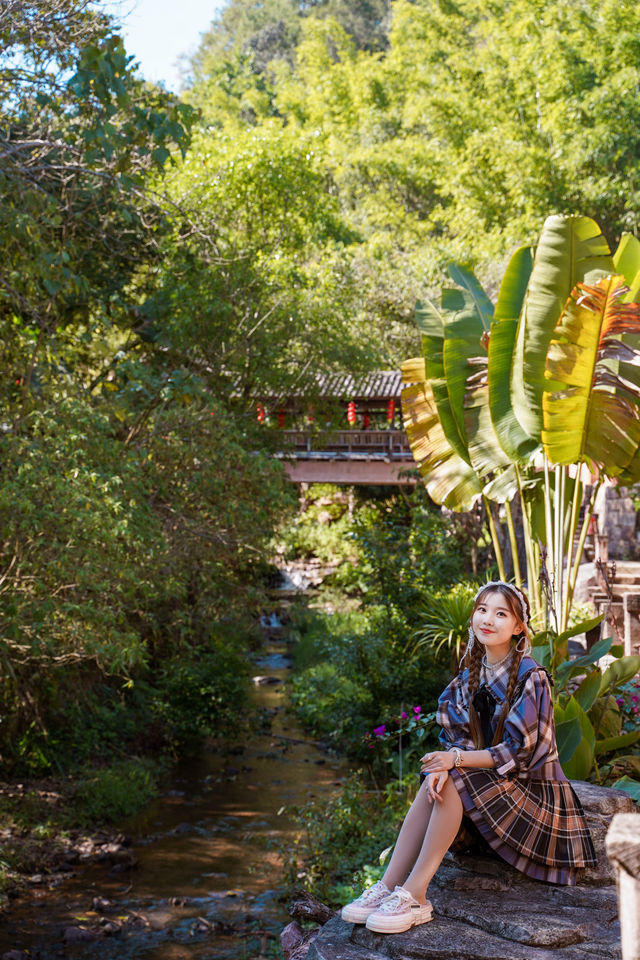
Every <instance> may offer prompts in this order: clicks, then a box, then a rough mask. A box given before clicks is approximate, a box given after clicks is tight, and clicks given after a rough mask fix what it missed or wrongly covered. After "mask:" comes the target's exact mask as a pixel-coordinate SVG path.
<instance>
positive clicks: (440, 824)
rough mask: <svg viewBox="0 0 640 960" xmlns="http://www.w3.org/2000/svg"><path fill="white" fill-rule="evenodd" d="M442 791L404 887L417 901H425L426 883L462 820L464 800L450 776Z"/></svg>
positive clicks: (434, 803)
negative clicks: (439, 801)
mask: <svg viewBox="0 0 640 960" xmlns="http://www.w3.org/2000/svg"><path fill="white" fill-rule="evenodd" d="M440 795H441V797H442V803H438V802H437V800H434V801H433V810H432V811H431V816H430V818H429V823H428V827H427V832H426V834H425V837H424V842H423V844H422V849H421V850H420V852H419V854H418V856H417V859H416V860H415V863H414V866H413V869H412V870H411V873H410V874H409V876H408V877H407V879H406V880H405V882H404V883H403V884H402V885H403V887H404V888H405V890H408V891H409V893H411V894H413V896H414V897H415V898H416V900H417V901H418V903H425V902H426V891H427V887H428V886H429V884H430V882H431V879H432V877H433V875H434V873H435V872H436V870H437V869H438V867H439V866H440V864H441V863H442V858H443V857H444V855H445V853H446V852H447V850H448V849H449V847H450V846H451V844H452V843H453V841H454V840H455V837H456V834H457V832H458V830H459V828H460V822H461V820H462V801H461V799H460V797H459V795H458V791H457V790H456V788H455V786H454V783H453V781H452V779H451V777H449V778H448V779H447V782H446V783H445V785H444V787H443V788H442V793H441V794H440ZM427 802H428V801H427ZM409 812H411V811H409ZM405 822H406V821H405ZM387 886H388V884H387Z"/></svg>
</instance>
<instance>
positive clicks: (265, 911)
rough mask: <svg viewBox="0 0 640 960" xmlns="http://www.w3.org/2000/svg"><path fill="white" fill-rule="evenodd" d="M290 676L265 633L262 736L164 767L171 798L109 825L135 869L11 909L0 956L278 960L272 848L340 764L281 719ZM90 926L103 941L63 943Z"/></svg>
mask: <svg viewBox="0 0 640 960" xmlns="http://www.w3.org/2000/svg"><path fill="white" fill-rule="evenodd" d="M290 669H291V664H290V656H289V648H288V644H287V642H286V639H284V638H282V637H280V636H278V631H277V630H270V631H269V630H265V642H264V646H263V648H262V649H261V650H260V651H259V653H258V655H257V657H256V659H255V661H254V671H255V674H256V675H258V676H262V677H263V678H271V682H263V683H258V682H254V685H253V693H252V706H253V707H254V708H263V709H264V710H266V711H268V712H269V716H270V718H271V729H270V730H269V729H267V730H265V731H264V732H258V733H256V734H255V735H252V737H251V741H250V742H249V743H248V744H247V745H246V746H245V747H244V748H236V750H237V752H236V753H235V754H234V753H233V752H232V753H231V754H229V753H226V754H225V753H224V752H223V747H222V746H221V745H218V744H216V742H215V741H211V742H209V743H208V744H207V745H205V748H204V749H203V752H202V753H201V755H200V756H199V757H198V758H196V759H195V760H191V761H189V762H188V763H186V762H185V763H183V764H179V765H178V766H177V767H176V768H174V771H173V775H172V778H171V781H172V782H171V789H169V790H167V792H166V793H165V794H164V795H163V796H160V797H158V798H157V799H156V800H154V801H152V802H151V803H150V804H149V805H148V806H147V807H146V809H145V810H144V811H143V812H142V813H140V814H138V815H137V816H136V817H133V818H130V819H129V820H127V821H126V822H124V823H122V824H120V825H119V829H121V830H122V831H123V833H125V834H126V835H127V836H129V837H131V839H132V852H133V855H134V856H135V859H136V860H137V865H136V866H135V867H134V868H133V869H127V870H124V871H122V872H118V868H117V866H116V867H115V868H114V867H113V865H112V864H103V863H93V864H87V865H85V866H79V867H76V868H74V873H73V874H68V875H67V876H65V878H64V880H63V882H61V883H59V884H57V885H55V886H50V887H47V886H43V887H37V888H35V889H34V890H33V893H32V894H31V895H29V896H25V897H21V898H20V899H18V900H16V901H14V902H13V904H12V906H11V909H10V911H9V913H8V914H7V915H6V917H4V918H3V920H2V924H1V926H0V956H2V954H3V953H5V952H6V951H27V954H26V955H27V956H28V957H29V958H33V960H54V958H56V960H59V958H61V957H73V958H77V960H98V958H100V960H116V958H117V960H126V958H141V960H142V958H144V960H196V958H202V960H227V958H229V960H230V958H233V960H258V958H261V957H265V958H266V957H276V956H280V953H279V949H278V947H279V933H280V930H281V929H282V927H283V926H284V925H285V924H286V923H288V922H289V919H290V918H289V916H288V914H287V911H286V904H285V903H283V902H280V900H279V897H280V894H281V883H282V881H281V874H282V864H281V860H280V857H279V854H278V851H277V849H276V842H277V841H280V840H283V839H284V840H287V839H288V838H293V837H294V835H295V831H296V827H295V823H294V821H293V819H292V817H291V816H290V815H288V813H287V810H286V809H283V808H286V807H288V806H291V805H293V804H301V803H304V802H306V801H307V800H308V799H310V798H312V797H315V798H318V797H320V798H322V797H327V798H328V797H329V796H330V795H331V794H332V792H335V790H336V788H337V787H338V786H339V785H340V783H341V782H342V779H343V778H344V776H345V775H346V773H347V766H346V763H345V762H344V761H341V760H336V759H334V758H331V757H328V756H327V755H326V754H325V753H323V752H322V750H321V749H320V747H319V746H318V745H317V744H315V743H314V742H313V741H311V740H310V739H309V738H308V737H307V736H306V735H305V734H304V732H303V731H301V730H300V729H299V728H298V727H296V726H295V724H294V722H293V721H292V719H291V718H290V717H288V716H287V715H286V713H285V707H286V703H285V694H284V691H283V680H284V679H285V678H286V675H287V673H288V672H289V670H290ZM274 681H277V682H274ZM98 924H99V925H100V926H101V927H102V929H103V930H104V931H105V932H106V931H109V930H112V933H111V935H101V936H100V937H99V938H97V939H93V940H87V941H86V942H84V941H82V940H79V941H78V942H75V938H74V935H73V933H72V934H69V933H68V931H69V928H75V929H76V930H77V928H78V927H80V928H82V927H83V926H86V927H90V926H96V925H98ZM65 932H66V933H67V936H66V937H65ZM75 936H78V935H77V934H76V935H75ZM17 956H18V954H16V957H17ZM12 960H13V958H12Z"/></svg>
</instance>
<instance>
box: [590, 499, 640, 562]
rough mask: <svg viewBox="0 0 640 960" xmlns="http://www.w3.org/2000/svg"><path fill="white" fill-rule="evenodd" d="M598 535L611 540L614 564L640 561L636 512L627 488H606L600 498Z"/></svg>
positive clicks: (597, 509) (609, 541)
mask: <svg viewBox="0 0 640 960" xmlns="http://www.w3.org/2000/svg"><path fill="white" fill-rule="evenodd" d="M595 513H596V514H597V516H598V531H599V533H600V534H601V535H605V536H606V537H607V538H608V553H609V558H610V559H611V560H635V559H637V558H638V541H637V539H636V511H635V507H634V505H633V500H632V499H631V497H630V495H629V491H628V490H627V489H626V487H618V486H613V485H611V484H603V486H602V487H601V488H600V490H599V492H598V495H597V497H596V503H595Z"/></svg>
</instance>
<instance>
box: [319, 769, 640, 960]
mask: <svg viewBox="0 0 640 960" xmlns="http://www.w3.org/2000/svg"><path fill="white" fill-rule="evenodd" d="M572 785H573V787H574V789H575V791H576V793H577V794H578V796H579V797H580V800H581V802H582V805H583V807H584V810H585V814H586V817H587V821H588V823H589V829H590V830H591V834H592V837H593V841H594V846H595V848H596V854H597V857H598V865H597V867H595V868H594V869H593V870H584V871H582V874H581V876H580V880H579V884H578V886H575V887H561V886H555V885H553V884H546V883H540V882H536V881H534V880H529V879H527V877H525V876H524V875H523V874H521V873H518V871H517V870H515V869H513V868H512V867H510V866H509V865H508V864H506V863H504V862H503V861H502V860H500V859H499V858H491V857H472V856H469V855H467V856H459V855H458V856H454V855H453V854H451V853H448V854H447V856H446V857H445V859H444V861H443V863H442V866H441V867H440V869H439V870H438V873H437V874H436V876H435V878H434V882H433V884H432V886H431V889H430V897H431V900H432V902H433V907H434V919H433V920H432V921H431V923H427V924H423V925H422V926H420V927H414V928H413V929H411V930H408V931H407V932H406V933H402V934H397V935H393V934H390V935H380V934H376V933H372V932H371V931H369V930H367V929H366V927H364V926H361V925H358V926H354V925H352V924H348V923H344V922H343V921H342V920H341V919H340V917H339V916H335V917H333V918H332V919H331V920H329V921H328V923H326V924H325V925H324V926H323V927H322V929H321V930H320V932H319V934H318V936H317V938H316V939H315V940H314V941H313V943H311V946H310V947H309V951H308V953H307V958H308V960H386V958H392V960H617V958H619V957H620V955H621V954H620V925H619V922H618V901H617V893H616V887H615V882H614V876H613V871H612V869H611V867H610V865H609V862H608V860H607V857H606V853H605V835H606V831H607V828H608V826H609V823H610V822H611V819H612V817H613V815H614V814H615V813H634V812H635V813H638V810H637V807H635V806H634V804H633V802H632V801H631V799H630V797H628V796H627V794H625V793H623V792H622V791H619V790H611V789H607V788H605V787H598V786H595V785H594V784H591V783H582V782H573V784H572Z"/></svg>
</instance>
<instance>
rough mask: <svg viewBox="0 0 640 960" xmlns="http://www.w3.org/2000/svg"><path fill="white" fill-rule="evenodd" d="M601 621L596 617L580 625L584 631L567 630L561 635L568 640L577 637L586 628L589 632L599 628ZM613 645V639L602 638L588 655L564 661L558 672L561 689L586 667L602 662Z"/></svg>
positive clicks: (600, 618)
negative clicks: (593, 628)
mask: <svg viewBox="0 0 640 960" xmlns="http://www.w3.org/2000/svg"><path fill="white" fill-rule="evenodd" d="M601 620H602V617H594V619H593V620H588V621H586V623H583V624H579V626H580V627H581V628H582V629H580V630H577V631H576V629H575V628H573V629H572V630H567V631H565V633H563V634H561V637H562V638H566V640H568V639H569V638H570V637H571V636H575V635H576V633H582V632H583V630H585V628H586V629H587V630H589V629H591V627H595V626H597V625H598V623H599V622H600V621H601ZM588 624H591V627H589V626H588ZM558 639H560V638H558ZM612 643H613V640H612V638H611V637H601V638H600V640H598V641H596V643H594V645H593V646H592V647H591V650H589V652H588V653H584V654H583V655H582V656H581V657H576V658H575V660H564V662H563V663H561V664H559V666H558V670H557V683H558V686H559V687H560V688H562V687H564V686H565V685H566V683H567V682H568V681H569V680H570V679H571V677H575V676H576V675H577V674H579V673H582V671H583V668H584V667H590V666H591V665H592V664H593V663H595V662H596V661H597V660H600V658H601V657H604V656H605V655H606V654H607V653H608V652H609V650H610V649H611V644H612ZM616 663H619V661H618V660H616ZM603 679H604V678H603ZM600 692H602V683H601V686H600Z"/></svg>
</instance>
